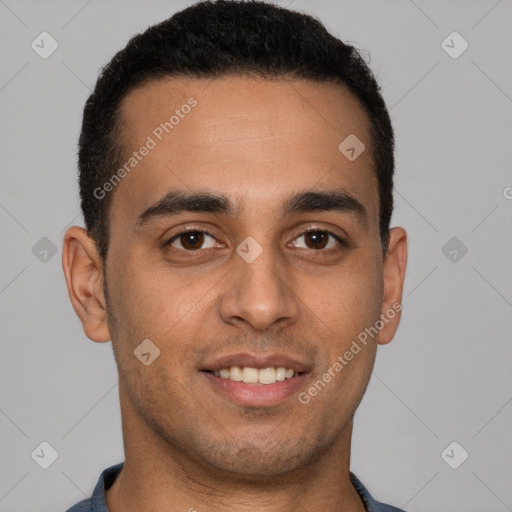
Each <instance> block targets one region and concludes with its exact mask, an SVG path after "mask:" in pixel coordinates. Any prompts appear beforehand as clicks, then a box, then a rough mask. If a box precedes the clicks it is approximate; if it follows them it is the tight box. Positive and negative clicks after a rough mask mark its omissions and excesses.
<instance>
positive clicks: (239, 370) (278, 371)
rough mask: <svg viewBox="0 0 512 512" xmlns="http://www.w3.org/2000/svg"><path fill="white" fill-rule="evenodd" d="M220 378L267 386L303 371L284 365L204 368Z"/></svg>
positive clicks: (297, 375) (292, 377)
mask: <svg viewBox="0 0 512 512" xmlns="http://www.w3.org/2000/svg"><path fill="white" fill-rule="evenodd" d="M205 371H206V372H208V373H210V374H213V375H214V376H215V377H220V378H221V379H229V380H232V381H233V382H243V383H244V384H256V385H260V386H268V385H270V384H275V383H276V382H283V381H285V380H287V379H294V378H297V377H299V376H300V375H302V374H303V373H304V372H297V371H295V370H294V369H293V368H286V367H285V366H277V367H276V366H269V367H267V368H260V369H258V368H252V367H250V366H243V367H241V366H237V365H235V366H231V367H230V368H221V369H220V370H205Z"/></svg>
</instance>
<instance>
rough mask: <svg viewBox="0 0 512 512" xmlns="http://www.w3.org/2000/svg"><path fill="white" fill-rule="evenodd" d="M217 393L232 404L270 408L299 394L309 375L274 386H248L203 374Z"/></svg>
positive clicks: (280, 382)
mask: <svg viewBox="0 0 512 512" xmlns="http://www.w3.org/2000/svg"><path fill="white" fill-rule="evenodd" d="M201 373H202V374H203V375H204V376H205V377H206V378H207V379H208V382H210V384H211V385H212V386H213V388H214V389H215V391H217V392H218V393H221V394H222V395H223V396H224V397H227V398H228V399H229V400H231V401H232V402H236V403H238V404H240V405H245V406H248V407H269V406H272V405H277V404H279V403H281V402H284V401H285V400H287V399H289V398H290V397H291V396H293V395H295V394H297V393H298V391H299V389H300V388H301V387H302V386H304V384H305V382H306V379H307V377H308V375H309V374H308V373H307V372H306V373H302V374H301V375H299V376H298V377H293V378H291V379H286V380H283V381H278V382H275V383H274V384H246V383H245V382H236V381H234V380H231V379H223V378H221V377H216V376H215V375H214V374H213V373H209V372H206V371H202V372H201Z"/></svg>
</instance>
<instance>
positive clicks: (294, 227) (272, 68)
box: [63, 1, 407, 512]
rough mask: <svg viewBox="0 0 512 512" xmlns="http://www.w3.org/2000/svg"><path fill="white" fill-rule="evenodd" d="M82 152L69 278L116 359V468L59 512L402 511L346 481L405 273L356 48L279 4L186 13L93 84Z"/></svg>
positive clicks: (382, 143)
mask: <svg viewBox="0 0 512 512" xmlns="http://www.w3.org/2000/svg"><path fill="white" fill-rule="evenodd" d="M79 146H80V147H79V168H80V191H81V199H82V209H83V213H84V218H85V223H86V226H87V230H84V229H82V228H80V227H77V226H74V227H71V228H70V229H68V231H67V232H66V234H65V238H64V249H63V268H64V273H65V276H66V280H67V285H68V291H69V295H70V299H71V302H72V304H73V307H74V309H75V311H76V313H77V315H78V316H79V317H80V319H81V321H82V323H83V327H84V331H85V333H86V335H87V336H88V337H89V338H90V339H91V340H93V341H96V342H100V343H103V342H107V341H109V340H111V341H112V346H113V351H114V356H115V360H116V363H117V367H118V373H119V394H120V404H121V414H122V425H123V439H124V448H125V461H124V463H121V464H118V465H116V466H113V467H110V468H107V469H106V470H105V471H104V472H103V473H102V475H101V477H100V479H99V481H98V484H97V485H96V488H95V489H94V493H93V496H92V497H91V499H88V500H85V501H82V502H81V503H79V504H77V505H75V506H74V507H72V508H71V509H70V510H69V512H71V511H72V512H79V511H80V512H85V511H88V512H93V511H94V512H99V511H107V510H108V511H110V512H134V511H141V510H144V511H162V512H163V511H166V512H167V511H168V512H175V511H176V512H177V511H189V512H193V511H197V512H213V511H215V512H223V511H237V512H245V511H251V512H252V511H254V510H258V511H265V512H274V511H279V512H284V511H292V510H293V511H295V510H302V511H309V512H317V511H319V510H322V511H339V512H342V511H343V512H363V511H365V510H366V511H369V512H377V511H397V510H399V509H397V508H395V507H391V506H389V505H384V504H382V503H379V502H377V501H376V500H375V499H374V498H372V496H371V495H370V493H369V492H368V490H367V489H366V488H365V487H364V486H363V484H362V483H361V481H360V480H359V479H358V478H357V477H356V476H355V475H354V474H353V473H351V472H350V444H351V434H352V422H353V417H354V413H355V411H356V408H357V406H358V405H359V403H360V401H361V399H362V396H363V394H364V392H365V390H366V387H367V384H368V381H369V379H370V376H371V371H372V367H373V364H374V359H375V355H376V349H377V346H378V344H386V343H388V342H389V341H391V339H392V338H393V336H394V334H395V332H396V330H397V328H398V324H399V319H400V310H401V298H402V288H403V281H404V274H405V267H406V259H407V258H406V256H407V249H406V233H405V231H404V230H403V229H402V228H400V227H395V228H393V229H391V230H390V229H389V223H390V218H391V213H392V208H393V198H392V186H393V168H394V160H393V131H392V127H391V123H390V119H389V116H388V113H387V110H386V107H385V105H384V102H383V100H382V97H381V95H380V90H379V87H378V85H377V83H376V81H375V79H374V77H373V75H372V74H371V72H370V71H369V69H368V68H367V66H366V64H365V63H364V61H363V60H362V59H361V58H360V56H359V55H358V53H357V52H356V50H355V49H354V48H352V47H350V46H347V45H346V44H344V43H342V42H341V41H340V40H338V39H336V38H335V37H333V36H332V35H329V34H328V33H327V31H326V30H325V28H324V27H323V26H322V25H321V24H320V23H319V22H318V21H317V20H315V19H313V18H311V17H309V16H306V15H303V14H300V13H297V12H293V11H290V10H285V9H282V8H279V7H277V6H274V5H271V4H267V3H262V2H250V3H246V2H242V3H240V2H227V1H218V2H201V3H198V4H195V5H193V6H191V7H189V8H187V9H185V10H183V11H181V12H179V13H177V14H175V15H174V16H173V17H172V18H170V19H169V20H166V21H164V22H162V23H160V24H158V25H156V26H154V27H151V28H149V29H148V30H147V31H145V32H144V33H143V34H140V35H138V36H136V37H134V38H133V39H132V40H131V41H130V42H129V43H128V45H127V46H126V48H124V49H123V50H122V51H120V52H119V53H118V54H117V55H116V56H115V57H114V58H113V59H112V61H111V62H110V63H109V64H108V66H107V67H106V68H104V69H103V71H102V74H101V76H100V78H99V79H98V82H97V84H96V88H95V90H94V92H93V94H92V95H91V97H90V98H89V100H88V101H87V104H86V106H85V111H84V118H83V126H82V133H81V136H80V142H79Z"/></svg>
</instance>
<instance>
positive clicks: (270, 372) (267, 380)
mask: <svg viewBox="0 0 512 512" xmlns="http://www.w3.org/2000/svg"><path fill="white" fill-rule="evenodd" d="M258 381H259V383H260V384H274V382H275V381H276V369H275V368H262V369H261V370H260V371H259V372H258Z"/></svg>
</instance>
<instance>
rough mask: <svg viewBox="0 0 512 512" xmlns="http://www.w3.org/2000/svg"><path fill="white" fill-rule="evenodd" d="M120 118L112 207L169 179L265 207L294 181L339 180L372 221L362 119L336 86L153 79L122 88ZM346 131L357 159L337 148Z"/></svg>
mask: <svg viewBox="0 0 512 512" xmlns="http://www.w3.org/2000/svg"><path fill="white" fill-rule="evenodd" d="M120 119H121V121H122V122H121V127H122V130H121V132H122V141H121V146H122V148H123V154H124V160H125V161H124V162H122V164H127V163H128V162H130V161H131V164H135V165H133V167H132V166H131V165H128V166H126V169H128V172H126V173H124V174H125V175H126V177H124V178H123V180H122V182H121V183H119V185H118V186H117V187H116V190H115V194H114V197H113V205H112V216H113V217H114V216H115V215H116V212H117V213H118V214H119V215H122V216H123V218H126V217H130V216H132V217H133V216H134V215H135V213H136V212H140V211H142V210H144V209H146V208H147V207H148V206H149V205H151V204H152V203H154V202H155V201H157V200H158V199H160V198H161V197H162V196H163V195H164V194H165V193H166V192H167V191H168V190H170V189H176V188H179V189H182V190H184V191H187V192H190V191H193V190H194V189H201V190H205V189H208V190H211V191H217V192H219V193H222V194H223V195H226V196H228V197H232V198H233V202H234V203H235V204H237V205H243V206H244V211H245V210H246V209H247V210H250V209H251V208H253V209H256V208H260V207H261V205H262V202H264V203H267V204H268V205H269V206H270V207H271V208H273V205H274V204H275V203H276V202H278V200H279V198H281V197H284V196H289V193H290V192H293V191H299V190H304V189H314V188H326V187H332V186H336V187H338V186H341V187H343V188H344V189H346V190H348V191H350V192H351V193H352V194H353V195H354V196H355V197H356V198H358V199H359V200H360V201H361V202H362V203H363V204H365V206H366V208H367V210H368V214H369V218H370V221H371V223H372V224H375V223H377V222H378V189H377V181H376V177H375V173H374V168H373V158H372V142H371V137H370V131H369V124H368V120H367V117H366V115H365V113H364V111H363V109H362V108H361V106H360V105H359V103H358V101H357V100H356V98H355V97H354V96H353V95H352V93H350V92H349V91H348V90H347V89H345V88H344V87H342V86H339V85H336V84H331V83H317V82H313V81H309V80H286V79H274V80H268V79H263V78H254V77H243V76H227V77H223V78H216V79H209V80H206V79H188V78H165V79H158V80H153V81H150V82H148V83H145V84H144V85H142V86H140V87H138V88H136V89H135V90H133V91H131V92H130V93H129V94H128V95H127V96H126V97H125V98H124V100H123V102H122V104H121V108H120ZM354 136H355V137H357V139H354ZM347 137H349V139H347ZM346 139H347V140H349V141H351V142H352V144H351V145H352V146H353V145H354V144H353V141H354V140H356V143H357V144H359V142H357V141H360V143H361V144H364V146H365V149H364V151H363V152H362V153H361V154H360V155H359V156H358V157H357V158H356V159H355V160H350V159H349V158H347V156H346V155H345V154H343V153H342V152H341V151H340V149H339V146H340V144H341V143H343V141H345V140H346ZM144 147H147V148H150V149H149V150H148V151H142V148H144ZM360 147H362V146H360ZM357 149H358V148H357V147H356V150H357ZM359 149H360V148H359ZM134 152H135V153H137V156H134ZM142 152H144V153H145V155H144V156H141V153H142ZM134 159H136V160H137V161H136V162H135V161H134ZM112 220H113V219H112ZM133 220H134V221H135V218H133Z"/></svg>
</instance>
